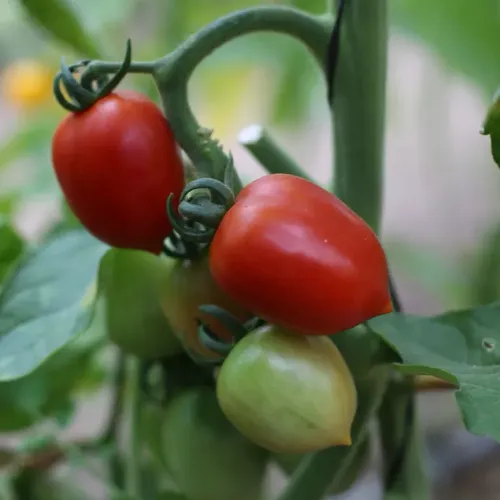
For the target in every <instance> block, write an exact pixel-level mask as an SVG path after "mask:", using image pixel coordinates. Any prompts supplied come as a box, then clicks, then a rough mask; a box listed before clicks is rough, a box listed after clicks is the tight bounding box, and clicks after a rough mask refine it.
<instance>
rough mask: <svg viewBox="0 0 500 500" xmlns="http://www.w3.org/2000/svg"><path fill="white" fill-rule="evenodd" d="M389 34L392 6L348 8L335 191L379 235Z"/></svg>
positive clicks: (378, 0) (355, 3)
mask: <svg viewBox="0 0 500 500" xmlns="http://www.w3.org/2000/svg"><path fill="white" fill-rule="evenodd" d="M387 31H388V27H387V0H370V1H366V0H351V1H349V2H348V3H347V5H346V7H345V14H344V19H343V26H342V34H341V43H340V45H341V49H340V57H339V62H338V69H337V79H336V81H335V82H334V99H333V109H334V113H333V120H334V141H335V163H334V164H335V174H334V187H333V191H334V192H335V194H336V195H337V196H338V197H339V198H340V199H341V200H343V201H344V202H345V203H346V204H347V205H349V206H350V207H351V208H352V209H353V210H354V211H355V212H357V213H358V214H359V215H360V216H361V217H362V218H363V219H364V220H365V221H366V222H367V223H368V224H369V225H370V226H371V227H372V229H373V230H374V231H376V232H378V231H379V229H380V218H381V205H382V170H383V169H382V165H383V150H384V126H385V84H386V71H387V39H388V33H387Z"/></svg>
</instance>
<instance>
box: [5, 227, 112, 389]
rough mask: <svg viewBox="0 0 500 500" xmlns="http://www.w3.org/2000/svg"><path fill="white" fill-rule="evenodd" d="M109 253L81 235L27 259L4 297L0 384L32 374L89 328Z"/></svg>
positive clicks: (56, 241) (69, 236) (59, 240)
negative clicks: (99, 273)
mask: <svg viewBox="0 0 500 500" xmlns="http://www.w3.org/2000/svg"><path fill="white" fill-rule="evenodd" d="M107 248H108V247H107V246H106V245H104V244H103V243H101V242H99V241H98V240H96V239H95V238H93V237H92V236H90V235H89V234H88V233H87V232H86V231H83V230H77V231H72V232H68V233H66V234H63V235H61V236H58V237H57V238H54V239H52V240H50V241H49V242H47V243H46V244H44V245H42V246H41V247H40V248H38V249H37V250H36V251H32V252H30V253H29V254H28V255H27V256H26V257H25V258H24V260H23V262H22V263H21V264H20V265H19V267H18V269H17V270H16V272H15V273H13V275H12V276H11V279H10V281H9V282H8V283H7V284H6V285H5V288H4V289H3V291H2V293H1V294H0V381H7V380H13V379H16V378H19V377H22V376H24V375H26V374H28V373H30V372H32V371H33V370H34V369H35V368H36V367H37V366H39V365H40V364H41V363H42V362H43V361H44V360H45V359H46V358H47V357H48V356H50V355H51V354H52V353H54V352H55V351H57V350H58V349H60V348H61V347H62V346H64V345H65V344H66V343H67V342H69V340H70V339H71V338H73V337H74V336H75V335H77V334H78V333H80V332H82V331H83V330H84V329H85V328H87V327H88V325H89V322H90V320H91V318H92V313H93V307H92V305H93V300H92V299H93V297H92V294H89V292H93V291H94V290H93V289H92V285H95V279H96V274H97V269H98V266H99V262H100V259H101V257H102V256H103V254H104V252H105V251H106V250H107Z"/></svg>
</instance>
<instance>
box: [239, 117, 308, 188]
mask: <svg viewBox="0 0 500 500" xmlns="http://www.w3.org/2000/svg"><path fill="white" fill-rule="evenodd" d="M239 142H240V144H242V145H243V146H245V148H246V149H247V150H248V151H249V152H250V153H251V154H252V156H253V157H254V158H255V159H256V160H257V161H258V162H259V163H260V164H261V165H262V166H263V167H264V168H265V169H266V170H267V171H268V172H270V173H271V174H291V175H296V176H298V177H303V178H304V179H307V180H311V178H310V177H309V176H308V175H307V174H306V173H305V172H304V170H303V169H302V168H301V167H300V166H299V165H298V164H297V163H296V162H295V160H294V159H293V158H291V157H290V156H289V155H288V153H287V152H286V151H284V150H283V149H282V148H281V147H280V146H278V144H277V143H276V142H275V141H274V140H273V139H272V137H270V135H269V133H268V132H267V131H266V130H265V129H264V128H263V127H261V126H260V125H251V126H250V127H247V128H245V129H243V130H242V131H241V132H240V135H239Z"/></svg>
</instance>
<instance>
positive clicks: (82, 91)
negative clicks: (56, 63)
mask: <svg viewBox="0 0 500 500" xmlns="http://www.w3.org/2000/svg"><path fill="white" fill-rule="evenodd" d="M90 63H91V60H90V59H84V60H82V61H78V62H77V63H75V64H72V65H70V66H68V65H66V64H65V62H64V59H63V60H62V61H61V69H60V71H59V73H57V75H56V76H55V78H54V84H53V91H54V96H55V98H56V100H57V102H58V103H59V104H60V105H61V106H62V107H63V108H64V109H66V110H68V111H71V112H73V113H77V112H81V111H85V110H86V109H88V108H90V107H91V106H92V105H93V104H94V103H95V102H96V101H98V100H99V99H102V98H103V97H104V96H106V95H108V94H109V93H111V92H112V91H113V90H114V89H115V88H116V87H117V86H118V85H119V84H120V82H121V81H122V80H123V78H124V77H125V75H126V74H127V73H128V71H129V69H130V65H131V64H132V45H131V42H130V40H127V47H126V51H125V57H124V59H123V62H122V64H121V66H120V68H119V69H118V71H117V72H116V73H115V75H114V76H113V77H109V76H108V75H96V74H93V73H92V72H90V73H86V72H85V71H84V72H83V74H82V76H81V78H80V81H78V80H77V79H76V78H75V76H74V73H77V72H79V71H81V70H85V69H86V68H87V67H88V65H89V64H90ZM61 85H62V86H63V87H64V90H65V91H66V94H67V96H65V95H64V94H63V90H62V88H61Z"/></svg>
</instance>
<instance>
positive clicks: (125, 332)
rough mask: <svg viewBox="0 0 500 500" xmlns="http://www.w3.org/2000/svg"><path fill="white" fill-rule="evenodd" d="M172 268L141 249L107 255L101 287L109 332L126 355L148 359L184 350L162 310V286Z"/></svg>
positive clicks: (109, 252)
mask: <svg viewBox="0 0 500 500" xmlns="http://www.w3.org/2000/svg"><path fill="white" fill-rule="evenodd" d="M170 267H171V263H170V261H167V260H164V259H161V258H160V257H158V256H156V255H153V254H151V253H149V252H143V251H140V250H124V249H117V248H114V249H112V250H110V251H108V253H107V254H106V255H105V256H104V258H103V261H102V264H101V273H100V275H101V276H100V285H101V286H102V288H103V290H104V296H105V301H106V321H107V331H108V335H109V338H110V339H111V341H112V342H114V343H115V344H116V345H117V346H118V347H120V348H121V349H122V350H123V351H124V352H126V353H128V354H133V355H135V356H137V357H139V358H142V359H149V358H160V357H167V356H172V355H174V354H177V353H179V352H181V351H182V346H181V344H180V342H179V341H178V340H177V337H176V336H175V335H174V333H173V332H172V328H171V327H170V325H169V323H168V321H167V319H166V318H165V316H164V314H163V312H162V310H161V307H160V300H159V286H160V283H161V278H162V276H164V275H165V274H166V273H167V274H168V272H169V271H170Z"/></svg>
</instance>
